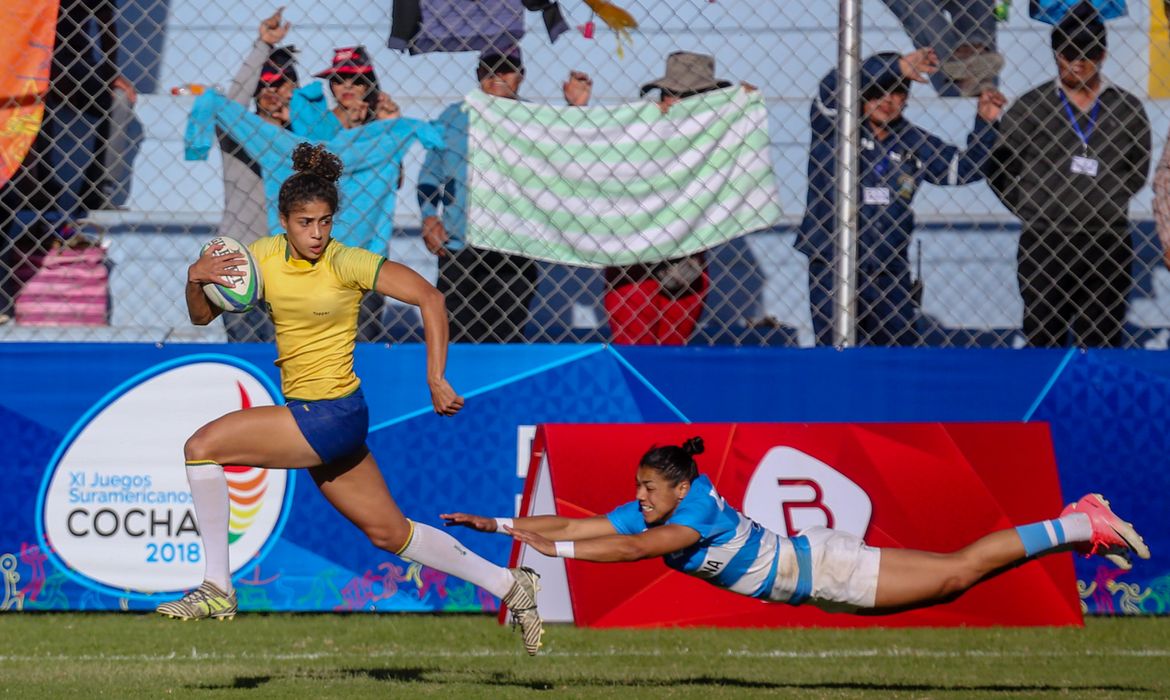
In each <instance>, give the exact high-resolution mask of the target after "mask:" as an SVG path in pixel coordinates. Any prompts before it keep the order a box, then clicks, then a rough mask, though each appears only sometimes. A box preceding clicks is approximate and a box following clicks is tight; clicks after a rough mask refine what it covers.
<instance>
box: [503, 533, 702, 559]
mask: <svg viewBox="0 0 1170 700" xmlns="http://www.w3.org/2000/svg"><path fill="white" fill-rule="evenodd" d="M611 527H612V526H611ZM507 531H508V532H509V533H511V535H512V537H514V538H516V539H517V540H519V541H520V542H523V543H524V544H526V545H528V546H530V547H532V548H533V549H535V550H536V551H538V552H540V553H541V554H544V555H545V556H549V557H564V558H566V559H584V560H585V561H601V562H609V561H638V560H639V559H652V558H654V557H661V556H665V555H667V554H670V553H672V552H677V551H679V550H682V549H686V548H687V547H689V546H691V545H692V544H694V543H695V542H698V541H699V533H698V531H696V530H692V529H691V528H689V527H686V526H685V525H663V526H661V527H656V528H654V529H652V530H647V531H645V532H642V533H639V534H637V535H607V536H604V537H594V538H591V539H586V540H578V541H576V542H566V541H562V540H557V541H553V540H550V539H549V538H548V537H545V536H544V535H541V534H539V533H536V532H532V531H531V530H522V529H519V525H517V527H514V528H507Z"/></svg>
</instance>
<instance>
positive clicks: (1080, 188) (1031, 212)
mask: <svg viewBox="0 0 1170 700" xmlns="http://www.w3.org/2000/svg"><path fill="white" fill-rule="evenodd" d="M1107 46H1108V45H1107V35H1106V30H1105V23H1104V22H1103V21H1102V19H1101V17H1100V15H1099V14H1098V13H1097V10H1096V9H1095V8H1094V7H1093V5H1092V4H1091V3H1089V2H1081V3H1079V4H1078V5H1076V6H1074V7H1073V8H1072V9H1071V10H1070V11H1069V12H1068V13H1067V14H1066V15H1065V17H1064V18H1063V19H1062V20H1061V21H1060V22H1059V23H1058V24H1057V25H1056V26H1055V27H1054V28H1053V30H1052V51H1053V54H1054V56H1055V59H1056V72H1057V77H1056V79H1055V80H1051V81H1048V82H1046V83H1044V84H1042V85H1040V86H1038V87H1036V88H1034V89H1032V90H1031V91H1029V92H1027V93H1026V94H1024V95H1023V96H1022V97H1020V99H1019V100H1018V101H1017V102H1016V103H1015V104H1014V105H1013V106H1012V108H1011V109H1010V110H1008V112H1007V114H1006V115H1005V116H1004V118H1003V122H1002V123H1001V124H1000V140H999V143H998V145H997V146H996V149H995V153H994V157H993V160H992V171H991V174H992V177H991V184H992V187H993V189H994V190H995V193H996V195H997V196H998V197H999V198H1000V201H1001V202H1003V204H1004V206H1006V207H1007V208H1008V209H1009V210H1010V211H1011V212H1012V213H1013V214H1014V215H1015V216H1016V217H1017V218H1018V219H1019V220H1020V241H1019V250H1018V254H1017V262H1018V269H1017V280H1018V282H1019V286H1020V295H1021V296H1022V297H1023V302H1024V318H1023V330H1024V335H1025V337H1026V338H1027V341H1028V345H1030V346H1033V347H1059V346H1065V345H1068V344H1070V342H1071V343H1072V344H1075V345H1077V346H1081V347H1103V346H1106V347H1117V346H1120V345H1122V343H1123V342H1124V336H1123V329H1124V323H1125V318H1126V314H1127V312H1128V308H1129V304H1128V299H1127V297H1128V295H1129V292H1130V289H1131V288H1132V286H1133V275H1132V272H1131V271H1130V265H1131V264H1132V262H1133V257H1134V251H1133V242H1132V240H1131V238H1130V222H1129V213H1128V212H1129V203H1130V200H1131V199H1132V198H1133V196H1134V194H1135V193H1136V192H1137V191H1138V190H1139V189H1141V188H1142V186H1143V185H1145V183H1146V178H1147V174H1148V171H1149V166H1150V121H1149V118H1148V117H1147V115H1146V111H1145V108H1144V107H1143V106H1142V103H1141V100H1140V99H1139V98H1138V97H1137V96H1135V95H1132V94H1130V93H1128V92H1126V91H1125V90H1122V89H1121V88H1119V87H1117V86H1116V85H1113V84H1112V83H1110V82H1109V81H1108V80H1107V79H1106V78H1105V77H1104V76H1103V75H1102V72H1101V67H1102V65H1103V64H1104V62H1105V58H1106V55H1107V54H1106V49H1107Z"/></svg>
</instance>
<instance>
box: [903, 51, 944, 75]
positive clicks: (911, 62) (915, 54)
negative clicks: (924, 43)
mask: <svg viewBox="0 0 1170 700" xmlns="http://www.w3.org/2000/svg"><path fill="white" fill-rule="evenodd" d="M898 67H899V68H901V69H902V75H903V76H904V77H906V78H909V79H910V80H913V81H914V82H916V83H925V82H928V81H929V80H930V76H931V75H932V74H934V73H936V72H938V69H939V60H938V54H936V53H935V52H934V49H932V48H929V47H924V48H921V49H917V50H915V51H911V52H910V53H908V54H906V55H905V56H902V58H901V59H899V61H898Z"/></svg>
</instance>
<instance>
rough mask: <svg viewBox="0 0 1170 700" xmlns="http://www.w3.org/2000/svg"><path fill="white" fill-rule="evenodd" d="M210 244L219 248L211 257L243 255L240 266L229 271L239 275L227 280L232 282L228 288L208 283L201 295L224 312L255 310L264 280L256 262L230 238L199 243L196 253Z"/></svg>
mask: <svg viewBox="0 0 1170 700" xmlns="http://www.w3.org/2000/svg"><path fill="white" fill-rule="evenodd" d="M213 245H219V246H223V248H222V249H220V250H218V251H216V252H215V253H214V255H231V254H233V253H239V254H241V255H243V256H244V263H243V264H242V265H236V266H235V267H232V268H229V269H232V270H236V271H237V272H242V273H243V275H241V276H240V277H229V278H227V279H229V280H232V281H234V282H235V284H232V285H231V286H227V285H222V284H216V283H215V282H208V283H206V284H204V285H203V293H204V294H206V295H207V298H208V299H209V300H210V301H211V303H212V304H214V305H215V306H218V307H219V308H221V309H223V310H224V311H227V312H228V313H236V314H242V313H244V312H245V311H251V310H252V309H254V308H256V306H257V305H258V304H259V303H260V301H261V300H262V299H263V298H264V279H263V278H262V277H260V269H259V268H258V267H256V261H255V259H253V258H252V254H251V253H250V252H249V251H248V247H247V246H245V245H244V244H243V243H240V242H239V241H237V240H236V239H234V238H230V237H228V236H216V237H215V238H212V239H211V240H210V241H208V242H207V243H204V244H203V247H202V248H201V249H200V250H199V254H200V255H202V254H203V253H204V251H206V250H207V249H208V248H210V247H211V246H213Z"/></svg>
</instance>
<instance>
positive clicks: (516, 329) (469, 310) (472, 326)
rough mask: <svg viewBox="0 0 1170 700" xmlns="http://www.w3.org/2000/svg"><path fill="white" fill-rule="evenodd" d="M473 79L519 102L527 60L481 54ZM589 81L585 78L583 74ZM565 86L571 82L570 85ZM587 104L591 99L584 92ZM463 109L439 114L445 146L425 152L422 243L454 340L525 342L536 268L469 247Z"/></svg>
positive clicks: (507, 53)
mask: <svg viewBox="0 0 1170 700" xmlns="http://www.w3.org/2000/svg"><path fill="white" fill-rule="evenodd" d="M475 76H476V79H477V80H478V81H479V87H480V89H481V90H483V91H484V92H485V93H487V94H489V95H492V96H493V97H498V98H501V99H508V100H515V99H519V93H520V85H521V83H523V82H524V62H523V58H522V56H521V53H520V49H519V48H511V49H504V50H503V51H500V50H496V49H488V50H486V51H485V52H484V53H481V54H480V57H479V63H478V65H477V67H476V74H475ZM586 78H587V76H586ZM566 85H567V83H566ZM584 99H585V100H587V99H588V94H585V96H584ZM462 107H463V103H462V102H456V103H454V104H452V105H449V106H448V107H447V108H446V109H445V110H443V113H442V114H441V115H439V118H438V120H436V123H437V124H440V125H442V127H443V129H444V134H445V137H444V139H445V143H446V148H445V149H443V150H440V151H428V152H427V157H426V160H425V161H424V162H423V165H422V169H421V170H420V171H419V177H418V203H419V207H420V208H421V210H422V216H423V222H422V234H423V242H424V243H425V244H426V246H427V250H429V251H430V252H431V253H433V254H434V255H435V256H437V257H438V263H439V279H438V284H437V285H436V286H437V287H438V288H439V291H441V292H443V294H444V295H446V297H447V311H448V315H449V317H450V320H451V340H452V341H453V342H457V343H469V342H470V343H513V342H519V341H522V340H523V339H524V326H525V324H526V323H527V322H528V314H529V312H528V306H529V304H530V303H531V301H532V297H533V296H534V295H535V293H536V282H537V268H536V263H535V262H534V261H533V260H531V259H528V258H524V257H521V256H518V255H509V254H506V253H499V252H495V251H490V250H482V249H479V248H475V247H473V246H469V245H467V244H466V242H465V239H466V234H467V113H466V112H465V111H464V110H463V109H462Z"/></svg>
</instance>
